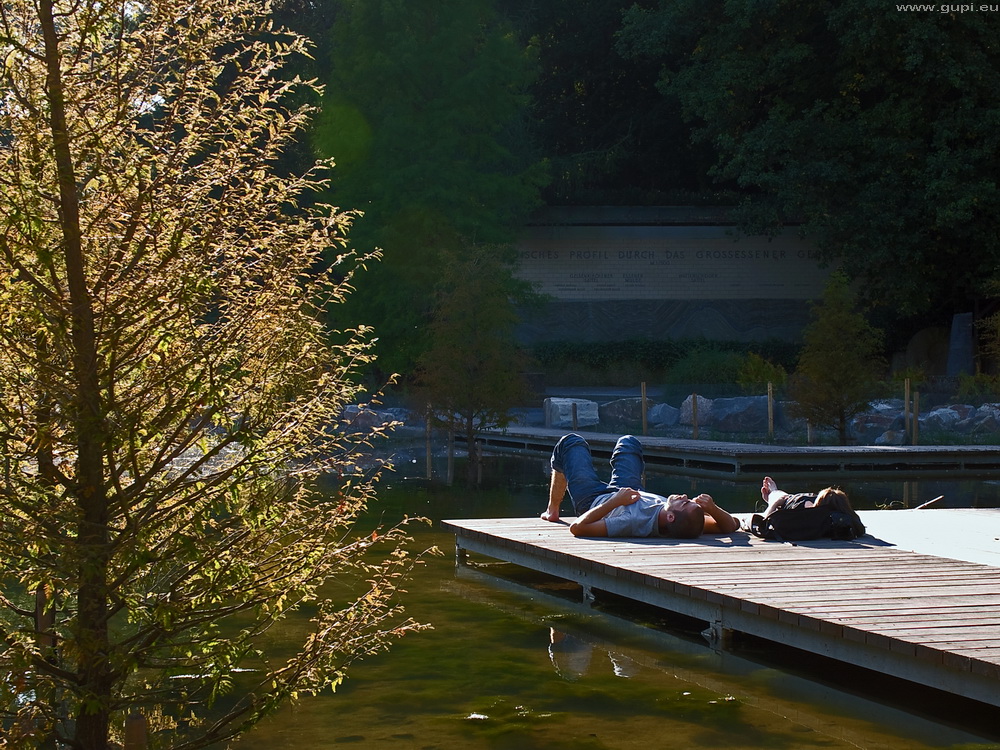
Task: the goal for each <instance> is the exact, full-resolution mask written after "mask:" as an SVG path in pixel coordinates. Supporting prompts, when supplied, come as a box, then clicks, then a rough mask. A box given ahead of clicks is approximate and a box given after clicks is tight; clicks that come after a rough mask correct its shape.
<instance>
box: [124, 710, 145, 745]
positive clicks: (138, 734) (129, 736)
mask: <svg viewBox="0 0 1000 750" xmlns="http://www.w3.org/2000/svg"><path fill="white" fill-rule="evenodd" d="M147 741H148V737H147V728H146V717H145V716H143V715H142V714H141V713H139V712H138V711H133V712H132V713H130V714H129V715H128V718H127V719H125V742H124V748H125V750H146V745H147Z"/></svg>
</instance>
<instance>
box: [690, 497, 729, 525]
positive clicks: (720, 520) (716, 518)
mask: <svg viewBox="0 0 1000 750" xmlns="http://www.w3.org/2000/svg"><path fill="white" fill-rule="evenodd" d="M694 501H695V502H696V503H698V505H699V506H700V507H701V509H702V510H703V511H705V515H706V516H707V518H706V519H705V533H706V534H731V533H732V532H734V531H737V530H739V528H740V522H739V521H737V520H736V518H735V517H734V516H732V515H730V514H729V513H727V512H726V511H724V510H723V509H722V508H720V507H719V506H718V505H716V504H715V500H713V499H712V496H711V495H705V494H701V495H698V497H696V498H694Z"/></svg>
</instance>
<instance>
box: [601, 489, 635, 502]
mask: <svg viewBox="0 0 1000 750" xmlns="http://www.w3.org/2000/svg"><path fill="white" fill-rule="evenodd" d="M638 499H639V491H638V490H633V489H632V488H631V487H622V488H621V489H620V490H618V492H616V493H615V494H613V495H612V496H611V497H609V498H608V500H607V501H606V502H611V503H614V504H615V505H631V504H632V503H634V502H636V501H637V500H638Z"/></svg>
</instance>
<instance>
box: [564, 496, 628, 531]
mask: <svg viewBox="0 0 1000 750" xmlns="http://www.w3.org/2000/svg"><path fill="white" fill-rule="evenodd" d="M638 499H639V492H638V491H637V490H633V489H629V488H628V487H624V488H622V489H620V490H618V492H616V493H615V494H613V495H612V496H611V497H609V498H608V499H607V500H605V501H604V502H603V503H601V504H600V505H595V506H594V507H593V508H591V509H590V510H588V511H587V512H586V513H584V514H583V515H582V516H580V517H579V518H578V519H576V521H574V522H573V523H571V524H570V527H569V530H570V533H572V534H573V536H607V535H608V525H607V524H606V523H605V522H604V517H605V516H606V515H608V513H610V512H611V511H613V510H614V509H615V508H618V507H621V506H622V505H631V504H632V503H634V502H635V501H636V500H638Z"/></svg>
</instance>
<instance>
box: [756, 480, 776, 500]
mask: <svg viewBox="0 0 1000 750" xmlns="http://www.w3.org/2000/svg"><path fill="white" fill-rule="evenodd" d="M776 489H778V485H777V483H776V482H775V481H774V480H773V479H771V477H764V483H763V484H762V485H761V488H760V496H761V497H762V498H764V502H765V503H766V502H767V501H768V500H769V499H770V496H771V493H772V492H774V491H775V490H776Z"/></svg>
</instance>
